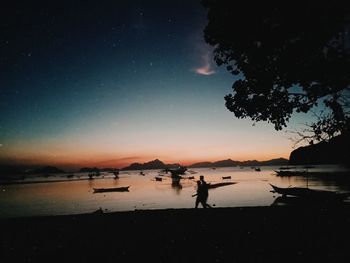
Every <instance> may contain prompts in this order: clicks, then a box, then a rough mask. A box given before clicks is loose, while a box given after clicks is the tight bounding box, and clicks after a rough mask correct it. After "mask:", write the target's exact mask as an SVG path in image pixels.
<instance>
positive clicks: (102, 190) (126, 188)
mask: <svg viewBox="0 0 350 263" xmlns="http://www.w3.org/2000/svg"><path fill="white" fill-rule="evenodd" d="M129 187H130V186H123V187H114V188H93V189H94V193H105V192H129Z"/></svg>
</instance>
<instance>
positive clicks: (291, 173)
mask: <svg viewBox="0 0 350 263" xmlns="http://www.w3.org/2000/svg"><path fill="white" fill-rule="evenodd" d="M275 173H276V175H277V176H300V175H307V171H275Z"/></svg>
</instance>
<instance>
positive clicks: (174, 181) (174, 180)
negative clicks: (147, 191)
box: [171, 178, 182, 195]
mask: <svg viewBox="0 0 350 263" xmlns="http://www.w3.org/2000/svg"><path fill="white" fill-rule="evenodd" d="M171 187H172V188H173V189H174V190H175V193H176V194H178V195H179V194H180V192H181V190H182V184H181V183H180V179H178V178H171Z"/></svg>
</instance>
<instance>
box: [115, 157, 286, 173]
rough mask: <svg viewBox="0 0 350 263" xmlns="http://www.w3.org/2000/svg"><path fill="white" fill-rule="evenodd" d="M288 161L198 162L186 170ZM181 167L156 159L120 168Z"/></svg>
mask: <svg viewBox="0 0 350 263" xmlns="http://www.w3.org/2000/svg"><path fill="white" fill-rule="evenodd" d="M288 162H289V161H288V159H284V158H278V159H272V160H268V161H257V160H249V161H243V162H241V161H234V160H231V159H227V160H221V161H216V162H199V163H194V164H192V165H188V166H187V167H188V168H208V167H235V166H265V165H287V164H288ZM179 166H181V165H180V164H178V163H174V164H165V163H163V162H162V161H160V160H158V159H156V160H153V161H150V162H146V163H132V164H131V165H129V166H127V167H124V168H122V169H121V170H151V169H166V168H176V167H179Z"/></svg>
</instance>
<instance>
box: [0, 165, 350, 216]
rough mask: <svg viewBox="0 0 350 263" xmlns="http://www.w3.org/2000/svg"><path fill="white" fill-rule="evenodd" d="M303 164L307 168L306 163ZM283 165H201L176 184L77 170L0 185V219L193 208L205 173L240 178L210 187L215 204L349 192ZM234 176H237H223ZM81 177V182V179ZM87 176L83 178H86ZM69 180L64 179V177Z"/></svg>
mask: <svg viewBox="0 0 350 263" xmlns="http://www.w3.org/2000/svg"><path fill="white" fill-rule="evenodd" d="M300 168H301V167H300ZM276 169H278V167H271V166H269V167H261V172H256V171H255V170H253V169H251V168H250V167H245V168H243V169H241V168H239V167H232V168H231V167H229V168H216V169H211V168H198V169H190V171H192V172H193V174H191V173H187V174H186V176H194V177H195V178H194V179H182V180H181V181H180V184H179V185H173V184H172V180H171V178H170V177H169V176H168V175H165V176H163V181H161V182H160V181H156V180H155V176H159V170H148V171H144V173H145V175H144V176H142V175H140V171H127V172H126V171H125V172H121V173H120V175H119V177H120V178H119V179H114V178H113V177H114V176H113V174H110V173H102V175H101V176H100V177H99V178H96V179H93V180H85V179H87V174H84V173H76V174H74V177H73V178H72V179H69V180H67V176H66V175H55V176H53V177H49V178H43V177H42V178H40V177H38V178H31V179H25V180H24V181H26V180H31V181H35V180H37V181H42V180H46V181H52V180H62V182H44V183H32V184H12V185H1V183H0V217H18V216H33V215H62V214H79V213H89V212H93V211H96V210H97V209H99V208H101V209H103V210H104V211H105V212H114V211H130V210H135V209H162V208H192V207H194V202H195V198H194V197H192V194H195V193H196V180H198V179H199V175H204V177H205V180H206V181H207V182H209V183H218V182H236V184H234V185H229V186H224V187H220V188H216V189H211V190H210V191H209V199H208V203H209V204H211V205H214V206H215V207H239V206H270V205H272V204H273V203H274V202H275V200H276V195H274V194H273V193H271V192H270V190H272V189H271V186H270V185H269V183H272V184H275V185H277V186H281V187H288V186H299V187H306V186H307V185H308V186H309V187H310V188H313V189H325V190H334V191H348V190H350V189H349V184H348V182H349V181H348V180H346V182H344V180H340V181H339V180H336V179H332V178H327V179H322V180H321V179H319V178H312V177H311V178H306V177H302V176H297V177H277V176H276V175H275V172H274V170H276ZM341 169H342V168H341V167H338V166H316V167H315V168H313V169H312V171H315V172H317V171H335V170H341ZM223 176H231V179H228V180H227V179H225V180H224V179H222V177H223ZM78 179H79V180H78ZM82 179H83V180H82ZM63 180H64V181H63ZM120 186H130V188H129V192H109V193H93V188H108V187H120Z"/></svg>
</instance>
